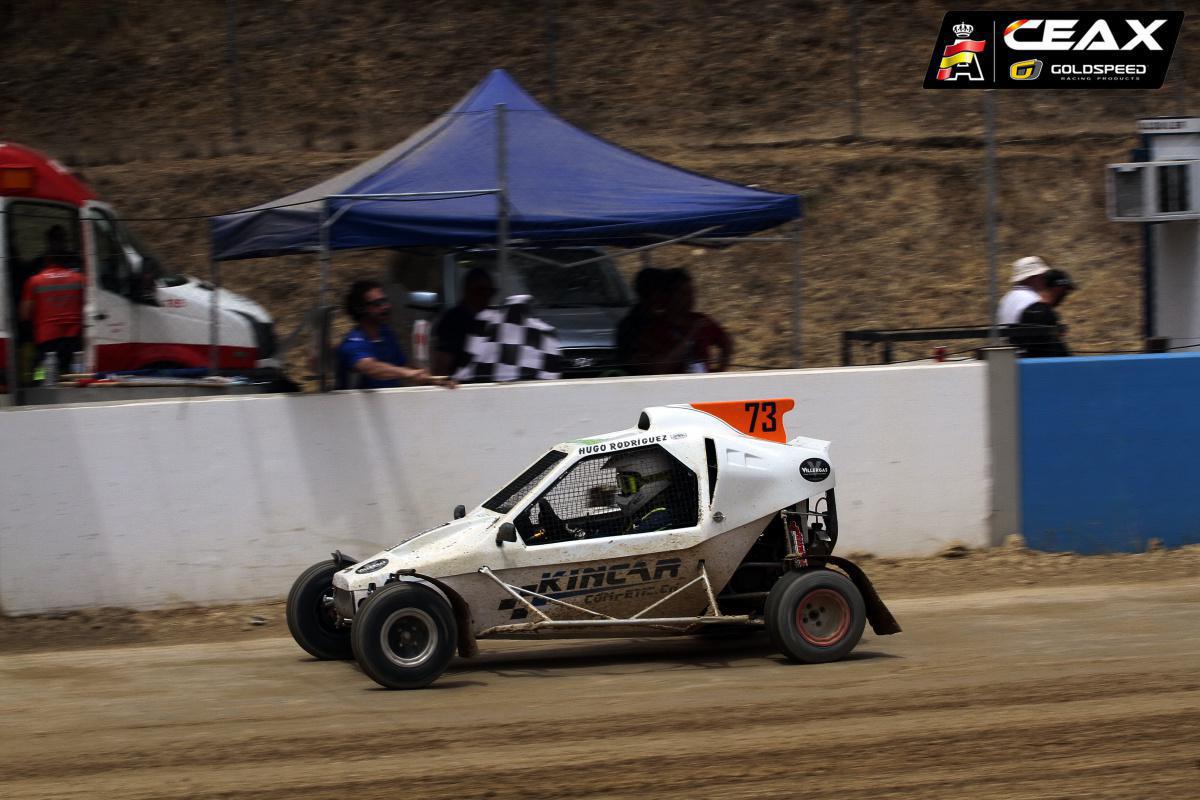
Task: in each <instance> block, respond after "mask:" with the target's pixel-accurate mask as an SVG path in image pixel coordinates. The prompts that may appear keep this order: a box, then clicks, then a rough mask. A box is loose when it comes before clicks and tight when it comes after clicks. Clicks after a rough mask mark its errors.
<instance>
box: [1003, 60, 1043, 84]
mask: <svg viewBox="0 0 1200 800" xmlns="http://www.w3.org/2000/svg"><path fill="white" fill-rule="evenodd" d="M1041 74H1042V62H1041V61H1039V60H1038V59H1036V58H1031V59H1029V60H1028V61H1017V62H1015V63H1014V64H1012V65H1011V66H1009V68H1008V76H1009V77H1010V78H1012V79H1013V80H1014V81H1036V80H1037V79H1038V76H1039V75H1041Z"/></svg>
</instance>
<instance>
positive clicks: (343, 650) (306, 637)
mask: <svg viewBox="0 0 1200 800" xmlns="http://www.w3.org/2000/svg"><path fill="white" fill-rule="evenodd" d="M339 569H341V567H340V566H339V565H338V564H337V563H336V562H335V561H333V560H332V559H330V560H328V561H321V562H319V563H317V564H313V565H312V566H311V567H309V568H308V569H306V570H304V572H301V573H300V577H299V578H296V582H295V583H293V584H292V590H291V591H290V592H288V598H287V626H288V630H289V631H291V634H292V638H293V639H295V640H296V644H298V645H300V647H301V648H303V649H304V651H305V652H306V653H308V654H309V655H311V656H312V657H314V658H319V659H322V660H324V661H336V660H340V659H347V658H350V657H351V655H352V653H351V650H350V627H349V626H345V627H340V626H338V624H337V621H338V614H337V610H336V609H335V608H334V606H333V574H334V573H335V572H337V571H338V570H339Z"/></svg>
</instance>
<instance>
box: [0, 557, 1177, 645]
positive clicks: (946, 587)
mask: <svg viewBox="0 0 1200 800" xmlns="http://www.w3.org/2000/svg"><path fill="white" fill-rule="evenodd" d="M847 555H849V557H850V558H853V559H854V560H855V561H857V562H858V563H860V564H862V565H863V566H864V568H866V569H867V572H868V574H869V575H870V577H871V580H872V581H874V582H875V585H876V586H877V587H878V589H879V591H880V593H881V594H882V595H883V596H884V597H890V596H902V597H925V596H938V595H945V594H959V593H962V592H967V591H979V590H985V589H1005V588H1012V587H1025V586H1092V585H1098V584H1108V583H1120V582H1122V581H1126V580H1130V581H1138V582H1143V581H1170V580H1176V579H1179V578H1188V577H1191V578H1195V579H1196V580H1197V582H1198V584H1200V545H1192V546H1188V547H1182V548H1178V549H1174V550H1155V551H1153V552H1148V553H1133V554H1129V553H1125V554H1114V555H1108V556H1080V555H1078V554H1075V553H1043V552H1039V551H1037V550H1029V549H1027V548H1025V547H1023V546H1022V545H1021V544H1020V543H1019V540H1016V541H1014V542H1013V543H1012V544H1011V545H1009V546H1006V547H1001V548H996V549H992V550H968V549H966V548H960V547H954V546H952V547H949V548H947V549H946V550H945V551H944V552H943V553H941V554H940V555H938V556H936V557H931V558H875V557H872V556H871V555H869V554H864V553H849V554H847ZM286 635H287V625H286V623H285V621H284V610H283V603H282V602H275V603H256V604H248V605H232V606H221V607H204V608H177V609H171V610H165V611H146V612H131V611H128V610H126V609H120V608H96V609H87V610H83V611H71V612H65V613H61V614H54V615H48V616H32V617H8V616H2V615H0V653H24V652H35V651H39V650H60V649H64V648H66V649H78V648H90V647H100V646H106V645H121V644H183V643H194V642H220V641H245V640H249V639H264V638H272V637H277V636H286Z"/></svg>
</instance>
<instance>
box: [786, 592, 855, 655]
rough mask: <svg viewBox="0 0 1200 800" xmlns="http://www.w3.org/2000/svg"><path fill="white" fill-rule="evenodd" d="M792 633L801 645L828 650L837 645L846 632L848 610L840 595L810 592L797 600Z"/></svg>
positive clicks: (848, 621)
mask: <svg viewBox="0 0 1200 800" xmlns="http://www.w3.org/2000/svg"><path fill="white" fill-rule="evenodd" d="M796 629H797V630H798V631H799V633H800V636H801V637H803V639H804V641H806V642H808V643H809V644H813V645H817V646H820V647H828V646H829V645H833V644H836V643H837V642H839V641H841V639H842V637H844V636H845V635H846V631H847V630H849V629H850V606H849V604H848V603H847V602H846V598H844V597H842V595H841V593H840V592H835V591H833V590H832V589H814V590H813V591H811V592H809V593H808V594H806V595H804V597H802V598H801V599H800V603H799V605H798V606H797V608H796Z"/></svg>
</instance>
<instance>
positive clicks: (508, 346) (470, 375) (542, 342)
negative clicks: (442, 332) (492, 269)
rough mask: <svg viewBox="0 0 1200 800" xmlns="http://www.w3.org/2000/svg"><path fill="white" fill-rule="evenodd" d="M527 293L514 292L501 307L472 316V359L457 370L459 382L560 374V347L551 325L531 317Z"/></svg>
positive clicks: (469, 344) (469, 339)
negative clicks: (516, 293)
mask: <svg viewBox="0 0 1200 800" xmlns="http://www.w3.org/2000/svg"><path fill="white" fill-rule="evenodd" d="M532 299H533V298H532V297H531V296H530V295H525V294H522V295H515V296H513V297H510V298H508V299H507V300H505V301H504V303H503V305H501V306H500V308H489V309H486V310H484V311H480V312H479V313H478V314H476V315H475V320H474V322H473V323H472V328H471V330H470V331H469V332H468V334H467V341H466V352H467V353H468V354H469V355H470V356H471V360H470V361H469V362H468V363H467V364H466V365H465V366H463V367H462V368H460V369H459V370H458V371H457V372H455V373H454V379H455V380H456V381H459V382H460V383H489V382H497V383H501V382H506V381H526V380H545V379H550V378H559V377H561V376H562V350H561V349H560V348H559V346H558V335H557V332H556V331H555V330H554V328H553V327H552V326H550V325H547V324H546V323H545V322H542V321H541V320H540V319H537V318H536V317H532V316H530V313H529V311H530V310H529V302H530V301H531V300H532Z"/></svg>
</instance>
